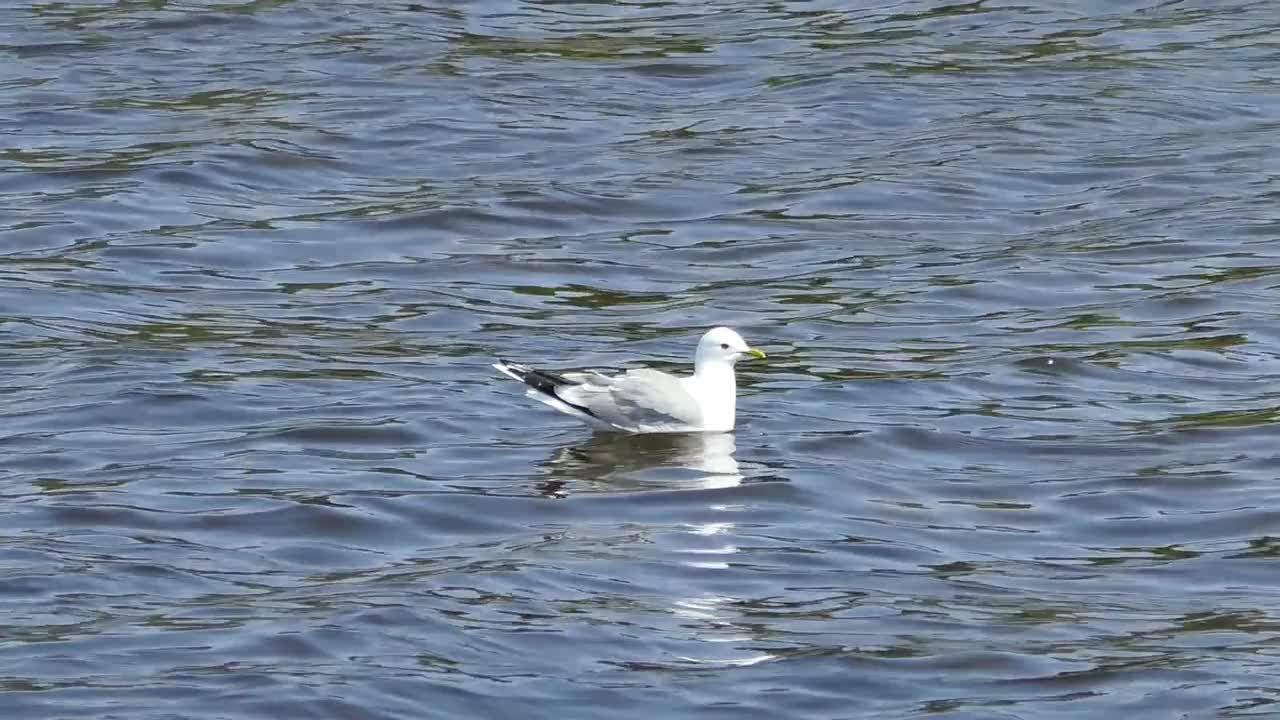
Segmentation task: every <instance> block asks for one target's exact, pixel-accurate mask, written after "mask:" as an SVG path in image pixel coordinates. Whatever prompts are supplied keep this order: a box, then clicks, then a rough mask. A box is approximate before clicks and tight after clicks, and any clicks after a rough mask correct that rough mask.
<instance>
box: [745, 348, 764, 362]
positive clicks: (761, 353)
mask: <svg viewBox="0 0 1280 720" xmlns="http://www.w3.org/2000/svg"><path fill="white" fill-rule="evenodd" d="M747 354H748V355H750V356H751V357H753V358H757V359H759V360H763V359H765V358H766V357H768V355H765V354H764V351H763V350H757V349H755V348H748V349H747Z"/></svg>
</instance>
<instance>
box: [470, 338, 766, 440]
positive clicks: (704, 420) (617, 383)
mask: <svg viewBox="0 0 1280 720" xmlns="http://www.w3.org/2000/svg"><path fill="white" fill-rule="evenodd" d="M746 356H751V357H754V358H759V359H762V360H763V359H764V357H765V354H764V352H763V351H761V350H757V349H755V348H753V347H749V346H748V345H747V343H746V341H745V340H743V339H742V336H741V335H739V334H738V333H736V332H734V331H733V330H731V329H729V328H727V327H718V328H712V329H711V330H708V331H707V333H706V334H705V335H703V336H702V339H701V340H699V341H698V349H697V351H696V352H695V353H694V356H693V374H692V375H689V376H687V377H676V376H675V375H668V374H667V373H664V372H661V371H659V370H650V369H647V368H643V369H639V370H628V371H626V372H625V373H622V374H621V375H614V376H612V377H610V376H608V375H602V374H600V373H598V372H594V371H586V372H580V373H563V374H558V373H553V372H548V371H546V370H534V369H533V368H530V367H525V366H524V365H517V364H515V363H510V362H507V361H505V360H501V359H500V360H498V362H496V363H494V364H493V367H494V368H495V369H497V370H498V372H500V373H502V374H503V375H506V376H507V377H510V378H512V379H514V380H518V381H520V382H522V383H524V384H525V385H528V386H529V389H528V390H526V391H525V394H526V395H528V396H529V397H531V398H533V399H535V400H538V401H539V402H543V403H546V404H547V405H550V406H551V407H553V408H555V409H556V410H559V411H560V412H562V413H565V414H566V415H572V416H574V417H576V418H578V419H580V420H583V421H585V422H586V423H587V424H588V425H591V426H592V427H594V428H596V429H598V430H606V431H612V432H628V433H691V432H730V431H732V430H733V427H734V424H735V415H736V408H735V405H736V400H737V392H738V390H737V381H736V380H735V379H734V375H733V365H734V363H736V362H738V361H739V360H741V359H742V358H743V357H746Z"/></svg>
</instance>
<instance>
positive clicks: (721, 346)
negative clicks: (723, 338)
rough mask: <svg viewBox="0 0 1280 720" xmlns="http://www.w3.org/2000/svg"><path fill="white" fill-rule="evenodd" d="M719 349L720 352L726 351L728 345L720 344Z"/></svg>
mask: <svg viewBox="0 0 1280 720" xmlns="http://www.w3.org/2000/svg"><path fill="white" fill-rule="evenodd" d="M720 349H721V350H728V349H729V343H720Z"/></svg>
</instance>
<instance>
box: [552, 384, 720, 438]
mask: <svg viewBox="0 0 1280 720" xmlns="http://www.w3.org/2000/svg"><path fill="white" fill-rule="evenodd" d="M565 377H566V379H568V378H570V377H571V376H565ZM571 379H572V380H573V381H574V382H577V383H580V384H577V385H567V386H563V387H559V388H556V395H557V396H559V397H560V398H561V399H563V400H564V401H566V402H569V403H572V404H574V405H579V406H581V407H584V408H586V409H587V410H589V411H590V412H591V413H592V414H593V415H595V416H596V417H597V418H599V419H601V420H603V421H605V422H607V423H609V424H611V425H615V426H617V427H619V428H624V429H632V430H634V429H639V428H647V429H669V430H680V429H686V430H687V429H696V428H700V427H702V424H703V423H702V407H701V406H700V405H699V404H698V400H697V398H695V397H694V396H693V395H690V394H689V391H688V390H686V389H685V387H684V383H682V382H680V379H679V378H677V377H675V376H674V375H668V374H666V373H664V372H659V371H657V370H630V371H628V372H626V373H625V374H622V375H619V376H617V377H612V378H611V377H606V376H604V375H600V374H598V373H583V374H579V375H574V376H572V377H571Z"/></svg>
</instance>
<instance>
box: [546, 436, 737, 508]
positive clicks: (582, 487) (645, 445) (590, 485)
mask: <svg viewBox="0 0 1280 720" xmlns="http://www.w3.org/2000/svg"><path fill="white" fill-rule="evenodd" d="M736 449H737V445H736V444H735V442H734V436H733V434H732V433H691V434H651V435H622V434H616V433H611V434H597V435H593V436H592V437H591V438H590V439H589V440H587V441H586V442H584V443H582V444H581V445H576V446H573V447H566V448H560V449H559V450H556V451H555V453H554V454H552V456H551V457H550V458H548V459H547V461H546V463H545V467H546V469H547V474H548V476H549V477H548V478H547V479H546V480H544V481H542V482H541V483H540V485H539V488H540V490H541V492H542V494H543V495H545V496H547V497H566V496H567V495H569V494H570V493H572V492H627V491H631V492H635V491H641V490H692V489H713V488H728V487H735V486H737V485H740V484H742V480H743V476H742V473H741V472H740V470H739V467H738V461H737V460H735V459H734V457H733V453H734V451H735V450H736Z"/></svg>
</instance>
